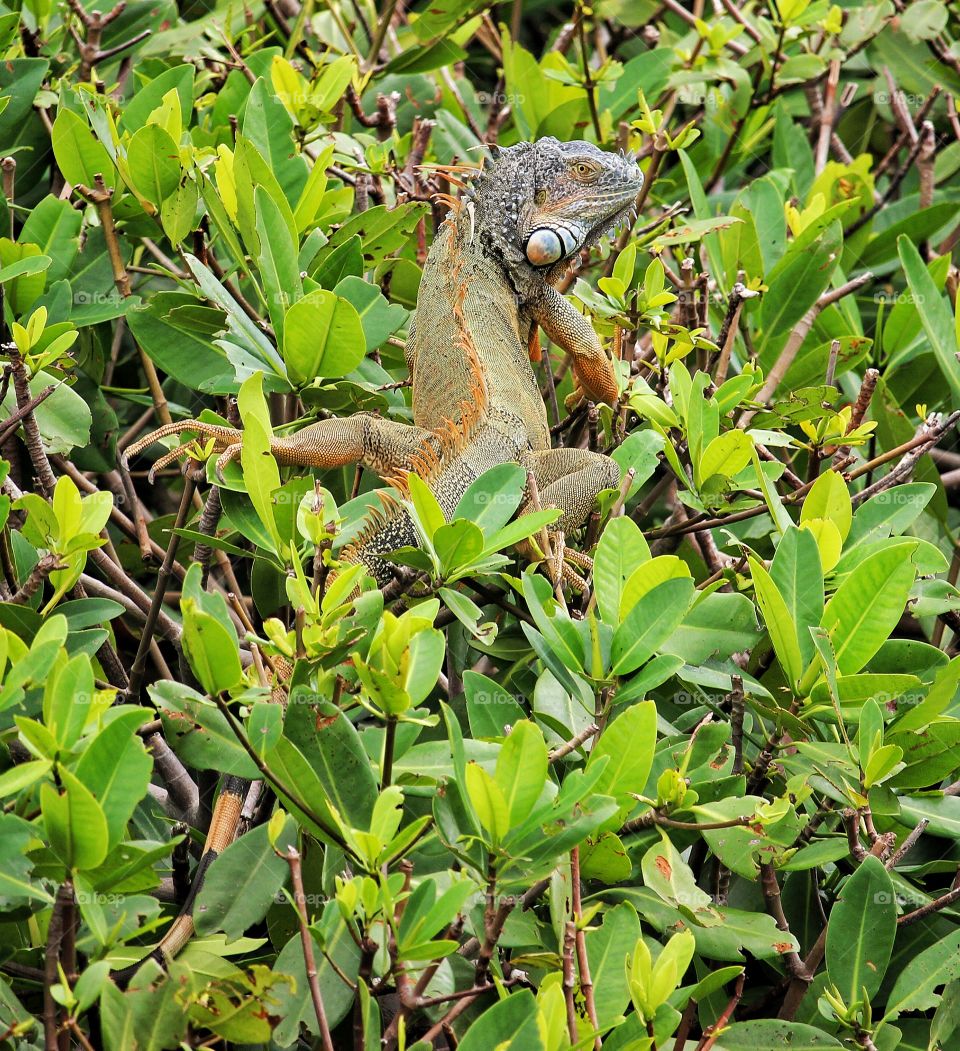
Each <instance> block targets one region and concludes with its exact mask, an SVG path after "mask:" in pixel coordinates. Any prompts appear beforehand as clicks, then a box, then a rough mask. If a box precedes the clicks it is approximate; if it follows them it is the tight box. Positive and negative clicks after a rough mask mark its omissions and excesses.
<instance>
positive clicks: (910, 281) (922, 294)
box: [897, 234, 960, 408]
mask: <svg viewBox="0 0 960 1051" xmlns="http://www.w3.org/2000/svg"><path fill="white" fill-rule="evenodd" d="M897 252H898V253H899V255H900V263H901V265H902V266H903V272H904V274H905V275H906V278H907V285H908V286H909V288H910V291H911V293H912V294H913V302H914V303H915V304H916V308H917V313H918V314H919V315H920V323H921V324H922V325H923V330H924V332H926V334H927V339H928V340H929V341H930V346H931V347H932V348H933V353H934V356H935V357H936V359H937V364H938V365H939V366H940V371H941V373H942V374H943V378H944V379H945V380H946V381H947V386H948V387H949V388H950V393H951V395H952V400H953V407H954V408H957V407H958V406H960V366H958V365H957V350H958V349H960V348H958V346H957V339H956V335H955V333H954V322H953V318H952V317H951V315H950V309H949V307H948V306H947V304H946V303H945V302H944V299H943V296H942V295H941V293H940V290H939V289H938V288H937V286H936V285H935V284H934V283H933V278H932V277H931V276H930V271H929V270H927V267H926V265H925V264H924V262H923V260H922V259H921V258H920V253H919V252H918V251H917V246H916V245H915V244H914V243H913V241H912V240H911V239H910V238H909V237H908V236H907V235H906V234H903V235H902V236H900V237H898V238H897Z"/></svg>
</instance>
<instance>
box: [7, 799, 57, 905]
mask: <svg viewBox="0 0 960 1051" xmlns="http://www.w3.org/2000/svg"><path fill="white" fill-rule="evenodd" d="M36 839H37V831H36V829H35V828H33V826H32V825H30V824H29V823H28V822H26V821H24V820H23V818H21V817H17V815H16V814H0V906H2V907H3V908H5V909H13V908H16V907H17V906H19V905H26V904H28V903H29V902H31V901H41V902H44V903H45V904H47V905H52V904H53V898H52V897H51V895H50V894H48V893H47V891H46V890H45V889H44V887H43V885H42V884H41V883H40V882H39V881H37V882H33V881H32V880H31V878H30V876H31V873H32V872H33V862H32V861H31V860H30V859H29V858H28V857H27V851H28V850H29V849H30V846H31V842H36Z"/></svg>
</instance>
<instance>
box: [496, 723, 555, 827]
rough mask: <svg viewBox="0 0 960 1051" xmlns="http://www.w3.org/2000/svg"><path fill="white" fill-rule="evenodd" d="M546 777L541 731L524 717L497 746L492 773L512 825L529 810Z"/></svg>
mask: <svg viewBox="0 0 960 1051" xmlns="http://www.w3.org/2000/svg"><path fill="white" fill-rule="evenodd" d="M546 778H547V746H546V744H544V740H543V734H542V733H541V732H540V728H539V727H538V726H537V725H536V724H535V723H532V722H530V721H529V720H526V719H524V720H523V721H522V722H519V723H517V724H516V725H515V726H514V727H513V729H512V730H511V731H510V734H509V736H508V737H507V739H506V740H505V741H504V742H503V744H502V745H501V747H500V755H499V756H498V757H497V769H496V772H495V774H494V780H495V781H496V783H497V785H498V787H499V788H500V791H501V792H502V793H503V798H504V802H505V803H506V805H507V814H508V817H509V823H510V825H511V826H512V827H514V828H515V827H516V826H517V825H519V824H521V822H523V820H524V819H525V818H526V816H527V815H528V814H529V813H530V811H531V810H532V809H533V806H534V804H535V803H536V801H537V800H538V799H539V798H540V793H541V792H542V791H543V784H544V781H545V780H546Z"/></svg>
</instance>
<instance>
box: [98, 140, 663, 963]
mask: <svg viewBox="0 0 960 1051" xmlns="http://www.w3.org/2000/svg"><path fill="white" fill-rule="evenodd" d="M490 153H491V159H488V160H485V162H484V164H483V167H482V168H481V169H479V170H477V171H476V174H475V176H474V177H473V178H472V179H470V181H469V184H468V185H467V186H466V187H465V191H466V192H465V195H464V197H463V198H462V199H461V200H459V201H458V200H454V199H453V198H449V197H448V198H446V199H445V200H446V203H447V204H448V205H449V206H450V211H449V214H448V216H447V218H446V220H445V221H444V223H443V224H442V225H441V227H440V229H439V231H438V233H437V235H436V238H435V239H434V243H433V245H432V247H431V250H430V253H429V255H428V257H427V261H426V265H425V267H424V273H423V279H422V282H421V285H420V290H419V293H418V296H417V307H416V312H415V315H414V319H413V322H412V324H411V327H410V330H409V333H408V340H407V343H406V351H405V357H406V362H407V366H408V368H409V370H410V373H411V377H412V391H413V424H412V425H411V424H406V423H400V422H397V421H394V420H388V419H383V418H381V417H379V416H377V415H374V414H370V413H358V414H356V415H354V416H350V417H346V418H343V419H329V420H322V421H320V422H318V423H314V424H312V425H310V426H308V427H305V428H303V429H302V430H300V431H298V432H297V433H295V434H293V435H292V436H290V437H284V438H274V439H272V441H271V451H272V453H273V455H274V457H275V458H276V460H277V462H278V463H279V464H281V465H292V466H297V467H310V468H331V467H340V466H343V465H346V464H356V463H360V464H362V465H363V466H364V467H367V468H369V469H371V470H373V471H374V472H376V473H377V474H378V475H380V476H381V477H382V478H384V479H385V480H387V481H388V482H392V483H394V484H396V485H398V486H399V487H400V488H401V489H402V488H403V480H404V478H405V477H406V475H407V473H408V472H411V471H413V472H416V473H417V474H418V475H420V476H421V477H423V478H424V479H425V480H426V481H427V482H428V484H429V486H430V488H431V490H432V491H433V493H434V494H435V495H436V497H437V500H438V502H439V504H440V506H441V507H442V509H443V510H444V512H445V514H447V515H448V516H450V515H452V512H453V510H454V508H455V507H456V505H457V503H458V501H459V499H460V497H461V496H462V495H463V493H464V492H465V490H466V489H467V487H468V485H469V484H470V483H471V482H472V481H473V480H474V479H476V478H477V477H479V476H480V475H481V474H482V473H483V472H484V471H486V470H487V469H489V468H490V467H493V466H496V465H497V464H501V463H507V462H514V461H515V462H518V463H519V464H520V465H521V466H523V467H525V468H526V469H527V470H528V472H530V473H531V474H532V476H533V478H534V479H535V481H536V484H537V488H538V491H539V498H540V502H541V504H542V506H544V507H549V506H553V507H557V508H560V509H561V511H562V515H561V517H560V518H559V519H558V521H557V522H556V523H555V525H554V526H552V527H551V528H552V529H555V530H559V531H562V533H563V534H564V535H569V534H570V533H571V532H572V531H573V530H574V529H576V528H578V527H579V526H580V525H582V524H583V522H584V521H585V520H586V518H587V516H588V515H589V513H590V510H591V508H592V506H593V503H594V501H595V499H596V497H597V495H598V494H599V493H600V492H601V491H602V490H603V489H606V488H611V487H615V486H616V485H618V484H619V477H620V475H619V468H618V467H617V465H616V464H615V463H614V461H613V460H611V459H610V458H609V457H606V456H603V455H601V454H599V453H594V452H591V451H588V450H584V449H572V448H569V449H568V448H564V449H552V448H551V444H550V428H549V425H548V420H547V414H546V408H545V406H544V403H543V399H542V397H541V394H540V390H539V387H538V384H537V381H536V376H535V374H534V371H533V368H532V365H531V357H532V356H535V355H536V353H537V350H538V347H539V343H538V336H539V329H541V328H542V329H543V331H544V332H545V333H546V334H547V336H548V337H549V338H550V339H551V340H552V341H553V342H554V343H555V344H556V345H557V346H559V347H560V348H562V349H563V350H565V351H566V352H568V353H569V354H570V355H571V357H572V361H573V373H574V378H575V383H576V387H577V394H578V395H584V396H586V397H589V398H590V399H591V400H594V401H599V402H607V403H609V404H615V403H616V401H617V399H618V383H617V375H616V371H615V367H614V363H613V360H612V358H611V356H610V355H609V354H608V353H607V352H606V351H605V350H604V348H603V347H602V346H601V343H600V341H599V339H598V338H597V335H596V333H595V332H594V330H593V326H592V325H591V324H590V322H589V321H588V320H587V319H586V318H585V317H584V316H583V315H582V314H580V313H579V312H578V311H577V310H576V309H575V308H574V307H573V305H572V304H571V303H570V302H568V301H567V300H566V299H564V297H563V296H562V295H561V294H560V293H559V292H558V291H557V289H556V287H555V285H556V284H557V283H558V282H559V280H560V279H561V277H562V276H563V275H564V273H565V272H566V270H567V269H568V267H569V265H570V263H571V261H572V260H573V258H574V257H575V256H576V255H578V253H579V252H580V251H581V250H582V249H584V248H588V247H590V246H591V245H594V244H596V243H597V241H598V240H599V239H600V238H601V237H602V236H603V235H604V234H605V233H607V232H609V231H610V230H612V229H614V228H615V227H616V226H617V225H618V224H619V223H620V222H621V221H622V220H624V219H625V218H626V216H627V215H628V214H629V213H630V211H631V210H632V208H633V205H634V202H635V199H636V196H637V194H638V193H639V191H640V188H641V186H642V184H643V175H642V173H641V171H640V168H639V166H638V165H637V163H636V161H635V160H634V159H633V158H632V157H630V156H625V155H623V154H614V153H605V152H603V151H602V150H600V149H598V148H597V147H596V146H594V145H592V144H591V143H588V142H560V141H558V140H557V139H554V138H543V139H539V140H538V141H536V142H533V143H528V142H522V143H518V144H517V145H515V146H511V147H507V148H497V147H490ZM184 432H188V433H190V434H194V435H199V436H200V437H202V438H205V439H213V442H214V451H216V452H217V453H218V454H219V458H218V461H217V471H218V473H219V472H222V471H223V469H224V468H225V467H226V466H227V464H229V463H230V462H231V461H233V460H235V459H236V458H238V456H239V454H240V449H241V442H242V438H243V433H242V431H239V430H234V429H231V428H228V427H223V426H218V425H215V424H210V423H205V422H201V421H198V420H185V421H183V422H179V423H171V424H167V425H166V426H164V427H161V428H159V429H158V430H156V431H154V432H153V433H151V434H149V435H147V436H145V437H144V438H142V439H141V440H140V441H138V442H136V443H134V444H132V445H131V446H130V447H129V448H128V450H127V452H126V456H127V457H133V456H136V455H137V454H138V453H140V452H142V451H143V450H144V449H146V448H147V447H148V446H149V445H151V444H152V443H154V442H156V441H157V440H158V439H161V438H164V437H167V436H169V435H180V434H182V433H184ZM191 445H192V439H191V440H190V441H187V442H186V443H184V444H182V445H178V447H177V448H175V449H173V450H171V451H170V452H167V453H166V454H165V455H163V456H162V457H160V459H159V460H157V462H156V464H155V465H154V468H153V470H154V471H155V470H158V469H160V468H161V467H164V466H166V465H167V464H169V463H172V462H173V461H174V460H175V459H177V458H178V457H179V456H181V455H183V454H184V453H186V451H187V450H188V449H189V448H190V447H191ZM523 511H524V508H521V512H520V513H521V514H522V513H523ZM417 542H418V540H417V534H416V530H415V528H414V525H413V523H412V521H411V520H410V518H409V517H408V515H407V513H406V512H405V510H404V508H403V505H402V504H401V503H400V502H398V501H392V500H388V501H386V502H385V504H384V510H383V512H382V513H379V514H376V515H374V516H373V517H372V519H371V521H370V523H369V524H368V526H367V528H366V529H365V530H364V531H363V533H362V534H361V535H360V537H359V539H358V540H356V541H355V542H354V543H352V544H351V545H350V546H349V547H348V548H346V549H345V550H344V551H343V552H342V553H341V562H348V563H351V562H353V563H355V562H362V563H364V564H365V565H366V566H367V568H368V569H369V571H370V573H371V574H372V575H373V576H374V577H375V578H376V580H377V581H378V583H380V584H381V585H383V584H385V583H387V582H388V581H389V580H391V579H392V569H391V566H390V564H389V563H388V562H387V561H386V560H385V559H384V558H382V557H381V555H382V554H383V553H384V552H388V551H392V550H395V549H397V548H400V547H403V546H407V545H412V546H415V545H416V544H417ZM523 553H527V554H532V553H533V552H532V551H530V550H528V551H526V552H523ZM574 557H575V556H574ZM581 564H583V563H582V560H581ZM570 573H571V576H572V578H574V579H575V578H576V574H573V573H572V571H570ZM235 780H237V779H229V783H228V784H226V785H225V790H224V791H223V792H222V793H221V796H220V797H219V799H218V803H217V807H216V809H215V812H214V815H213V818H212V821H211V826H210V833H209V835H208V838H207V845H206V847H205V850H204V854H203V856H202V858H201V862H200V866H199V868H198V875H197V878H196V879H195V881H194V888H193V891H192V892H191V900H192V898H193V896H194V895H195V893H196V890H197V886H198V882H199V880H200V879H201V878H202V876H203V874H204V873H205V872H206V871H207V869H208V868H209V864H210V862H211V861H212V860H213V857H215V856H216V853H218V852H219V851H221V850H222V849H223V848H224V847H225V846H226V845H227V844H228V843H229V842H230V840H231V839H232V835H233V830H234V828H235V826H236V817H237V814H238V813H239V804H238V800H239V799H241V790H242V785H241V784H240V783H238V784H233V781H235ZM192 926H193V925H192V921H191V920H190V914H189V902H188V904H187V905H186V906H185V907H184V912H182V913H181V915H180V917H178V919H177V920H176V921H175V923H174V925H173V926H172V927H171V929H170V930H169V931H168V932H167V934H166V936H165V937H164V939H163V941H161V943H160V945H159V946H158V947H157V949H155V950H154V952H153V953H151V954H150V955H151V957H153V958H154V959H156V960H157V961H158V962H160V963H161V964H162V963H163V962H164V961H165V960H166V959H169V958H170V957H172V956H173V955H175V953H176V952H177V951H179V949H180V948H181V947H182V946H183V945H184V944H185V943H186V941H187V940H189V937H190V935H191V933H192ZM141 962H142V961H141ZM139 966H140V964H136V965H134V966H133V967H129V968H126V969H125V970H124V971H122V972H118V975H117V977H118V978H119V979H121V980H122V979H128V978H129V977H130V976H131V975H132V974H133V973H134V972H135V971H136V969H137V968H138V967H139Z"/></svg>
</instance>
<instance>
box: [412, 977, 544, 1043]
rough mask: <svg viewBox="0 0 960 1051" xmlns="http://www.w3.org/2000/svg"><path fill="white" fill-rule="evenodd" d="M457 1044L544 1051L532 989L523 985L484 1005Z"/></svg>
mask: <svg viewBox="0 0 960 1051" xmlns="http://www.w3.org/2000/svg"><path fill="white" fill-rule="evenodd" d="M458 1048H459V1051H494V1049H495V1051H547V1047H546V1045H545V1044H544V1042H543V1038H542V1037H541V1031H540V1026H539V1024H538V1015H537V1004H536V1001H535V1000H534V998H533V993H531V992H530V990H529V989H523V990H521V991H520V992H519V993H511V994H510V995H508V996H507V997H506V998H505V999H503V1000H501V1001H500V1002H499V1003H496V1004H494V1005H493V1007H489V1008H487V1010H486V1011H484V1012H483V1014H482V1015H480V1017H479V1018H478V1019H477V1020H476V1021H475V1022H473V1024H472V1025H471V1026H470V1028H469V1030H468V1031H467V1034H466V1036H465V1037H464V1038H463V1040H461V1041H460V1043H459V1045H458ZM410 1051H413V1048H411V1049H410Z"/></svg>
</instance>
